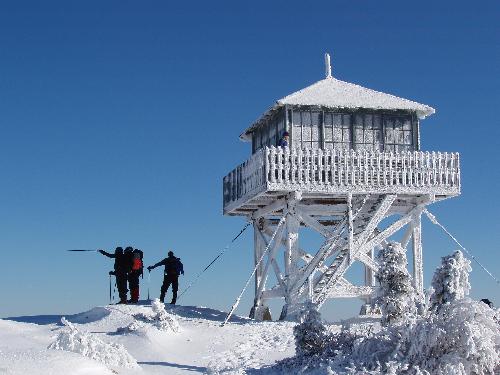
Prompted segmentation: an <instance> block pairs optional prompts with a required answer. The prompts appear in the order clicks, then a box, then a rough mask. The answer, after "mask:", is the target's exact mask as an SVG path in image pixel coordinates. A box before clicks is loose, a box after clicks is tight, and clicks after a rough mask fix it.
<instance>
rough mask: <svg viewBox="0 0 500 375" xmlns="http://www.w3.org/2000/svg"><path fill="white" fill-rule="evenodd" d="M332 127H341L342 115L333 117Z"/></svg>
mask: <svg viewBox="0 0 500 375" xmlns="http://www.w3.org/2000/svg"><path fill="white" fill-rule="evenodd" d="M333 125H334V126H338V127H341V126H342V115H339V114H334V115H333Z"/></svg>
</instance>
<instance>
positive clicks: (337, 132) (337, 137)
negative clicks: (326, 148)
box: [333, 127, 342, 142]
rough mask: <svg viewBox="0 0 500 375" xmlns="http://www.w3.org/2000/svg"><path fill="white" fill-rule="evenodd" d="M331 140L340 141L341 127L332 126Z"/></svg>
mask: <svg viewBox="0 0 500 375" xmlns="http://www.w3.org/2000/svg"><path fill="white" fill-rule="evenodd" d="M333 141H334V142H342V129H341V128H337V127H336V128H333Z"/></svg>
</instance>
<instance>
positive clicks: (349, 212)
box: [347, 193, 354, 264]
mask: <svg viewBox="0 0 500 375" xmlns="http://www.w3.org/2000/svg"><path fill="white" fill-rule="evenodd" d="M353 220H354V217H353V213H352V194H351V193H349V194H347V230H348V233H347V247H348V249H349V252H348V253H347V256H348V257H349V264H351V263H352V262H353V261H354V257H353V250H354V249H353V246H354V225H353Z"/></svg>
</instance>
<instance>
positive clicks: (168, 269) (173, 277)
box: [148, 251, 184, 305]
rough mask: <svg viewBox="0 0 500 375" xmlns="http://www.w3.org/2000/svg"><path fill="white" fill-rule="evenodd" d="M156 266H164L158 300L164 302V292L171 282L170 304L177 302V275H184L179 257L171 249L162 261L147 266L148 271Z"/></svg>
mask: <svg viewBox="0 0 500 375" xmlns="http://www.w3.org/2000/svg"><path fill="white" fill-rule="evenodd" d="M158 266H165V274H164V276H163V284H162V286H161V293H160V301H161V302H164V300H165V294H166V293H167V290H168V288H169V287H170V284H172V293H173V295H172V302H170V304H171V305H175V303H176V302H177V291H178V290H179V275H180V274H182V275H184V267H183V265H182V263H181V260H180V258H177V257H175V256H174V253H173V252H172V251H169V252H168V257H167V258H165V259H163V260H162V261H160V262H158V263H156V264H155V265H153V266H149V267H148V271H150V272H151V270H152V269H154V268H156V267H158Z"/></svg>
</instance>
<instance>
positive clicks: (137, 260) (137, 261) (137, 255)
mask: <svg viewBox="0 0 500 375" xmlns="http://www.w3.org/2000/svg"><path fill="white" fill-rule="evenodd" d="M142 258H143V253H142V251H141V250H139V249H135V250H134V251H133V252H132V267H131V270H130V272H129V274H128V287H129V289H130V300H129V301H128V302H130V303H137V302H139V284H140V283H139V277H140V276H141V275H142V273H143V265H142Z"/></svg>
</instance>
